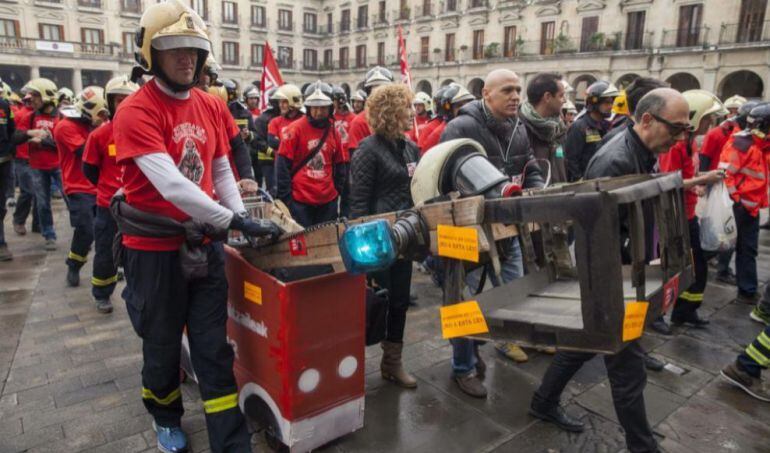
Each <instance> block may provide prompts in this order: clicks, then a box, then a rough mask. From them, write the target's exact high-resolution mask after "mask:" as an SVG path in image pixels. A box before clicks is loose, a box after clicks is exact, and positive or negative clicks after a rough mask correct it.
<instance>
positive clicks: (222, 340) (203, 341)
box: [123, 242, 251, 453]
mask: <svg viewBox="0 0 770 453" xmlns="http://www.w3.org/2000/svg"><path fill="white" fill-rule="evenodd" d="M205 247H206V252H207V255H208V276H206V277H205V278H200V279H195V280H190V281H188V280H186V279H185V278H184V277H183V276H182V269H181V265H180V260H179V252H176V251H173V252H152V251H142V250H134V249H128V248H127V249H125V253H124V257H123V265H124V266H123V267H124V270H125V275H126V288H125V289H124V290H123V298H124V299H125V300H126V307H127V311H128V315H129V317H130V318H131V324H132V325H133V327H134V330H136V333H137V334H138V335H139V336H140V337H141V338H142V340H143V341H142V350H143V353H144V366H143V367H142V386H143V388H142V399H143V401H144V405H145V407H147V410H148V411H149V412H150V414H152V416H153V417H154V418H155V422H156V423H157V424H158V425H160V426H179V424H180V420H181V418H182V413H183V412H184V408H183V406H182V393H181V391H180V388H179V360H180V354H181V345H182V331H183V329H184V328H185V326H187V336H188V339H189V342H190V356H191V359H192V364H193V368H194V369H195V374H196V376H197V377H198V381H199V386H200V393H201V397H202V399H203V406H204V411H205V413H206V426H207V428H208V432H209V443H210V445H211V450H212V451H213V452H217V453H218V452H251V446H250V443H249V434H248V431H247V428H246V422H245V420H244V417H243V414H241V411H240V409H239V407H238V393H237V388H236V384H235V377H234V375H233V349H232V348H231V347H230V345H229V344H228V343H227V341H226V331H225V328H226V322H227V280H226V278H225V268H224V249H223V247H222V243H221V242H215V243H212V244H209V245H206V246H205Z"/></svg>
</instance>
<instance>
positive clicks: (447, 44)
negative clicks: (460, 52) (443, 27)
mask: <svg viewBox="0 0 770 453" xmlns="http://www.w3.org/2000/svg"><path fill="white" fill-rule="evenodd" d="M444 61H448V62H449V61H455V34H454V33H447V34H446V35H445V36H444Z"/></svg>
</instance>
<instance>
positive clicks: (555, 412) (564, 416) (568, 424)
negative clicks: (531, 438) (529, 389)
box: [529, 405, 585, 433]
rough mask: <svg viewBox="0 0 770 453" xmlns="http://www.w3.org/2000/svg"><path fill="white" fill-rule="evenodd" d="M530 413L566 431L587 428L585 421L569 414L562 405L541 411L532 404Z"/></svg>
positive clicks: (575, 431) (574, 431) (579, 430)
mask: <svg viewBox="0 0 770 453" xmlns="http://www.w3.org/2000/svg"><path fill="white" fill-rule="evenodd" d="M529 414H530V415H532V416H533V417H535V418H539V419H540V420H543V421H546V422H550V423H553V424H554V425H556V426H558V427H559V428H561V429H563V430H565V431H570V432H573V433H582V432H583V430H584V429H585V425H584V424H583V422H581V421H580V420H578V419H576V418H575V417H572V416H571V415H569V414H568V413H567V411H565V410H564V408H563V407H561V406H556V407H554V408H552V409H549V410H547V411H539V410H537V409H535V408H534V407H533V406H531V405H530V406H529Z"/></svg>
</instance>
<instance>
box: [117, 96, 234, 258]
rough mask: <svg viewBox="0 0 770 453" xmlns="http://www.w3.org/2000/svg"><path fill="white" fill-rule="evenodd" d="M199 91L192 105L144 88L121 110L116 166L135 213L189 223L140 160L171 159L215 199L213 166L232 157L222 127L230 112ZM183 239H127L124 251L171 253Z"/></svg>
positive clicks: (124, 238)
mask: <svg viewBox="0 0 770 453" xmlns="http://www.w3.org/2000/svg"><path fill="white" fill-rule="evenodd" d="M226 108H227V107H226V106H225V104H224V103H223V102H219V101H217V100H216V99H214V98H213V97H211V96H209V95H208V94H206V93H204V92H202V91H200V90H190V97H189V98H188V99H184V100H182V99H176V98H173V97H171V96H169V95H167V94H165V93H164V92H163V91H161V90H160V88H159V87H158V85H157V82H155V81H151V82H148V83H145V84H144V85H143V86H142V88H140V89H139V91H137V92H136V93H134V94H133V95H131V96H129V97H128V98H127V99H126V100H125V101H123V102H122V103H121V104H120V107H119V108H118V114H117V115H116V116H115V121H114V122H115V124H114V126H113V134H114V136H115V146H116V150H117V156H116V157H117V162H118V164H119V165H123V166H124V167H123V190H124V192H125V194H126V201H127V202H128V203H129V204H130V205H131V206H133V207H135V208H137V209H141V210H142V211H146V212H150V213H153V214H161V215H165V216H169V217H172V218H173V219H175V220H178V221H180V222H183V221H186V220H188V219H189V218H190V217H189V216H188V215H187V214H185V213H184V212H182V211H181V210H179V208H177V207H176V206H174V205H173V204H171V203H170V202H168V201H166V199H164V198H163V196H162V195H161V194H160V193H158V191H157V190H156V189H155V186H153V185H152V183H151V182H150V180H149V179H147V177H146V176H145V175H144V173H142V171H141V170H140V169H139V167H138V166H137V165H136V163H135V162H134V158H135V157H140V156H144V155H148V154H155V153H159V152H160V153H166V154H168V155H169V156H171V159H172V160H173V161H174V163H176V165H177V168H178V169H179V171H180V172H181V173H182V175H184V176H185V177H186V178H187V179H189V180H190V181H192V182H193V183H194V184H196V185H197V186H199V187H200V188H201V190H202V191H203V192H204V193H205V194H206V195H208V196H209V197H211V196H212V194H213V182H212V178H211V176H212V174H211V173H212V172H211V166H212V161H213V160H214V159H216V158H219V157H224V156H226V155H227V150H228V147H229V144H228V142H227V138H226V128H225V127H223V125H222V123H221V118H223V117H224V112H223V110H226ZM183 240H184V238H183V237H182V236H179V237H174V238H148V237H140V236H131V235H125V234H124V235H123V245H125V246H126V247H128V248H132V249H138V250H153V251H171V250H177V249H178V248H179V246H180V245H181V244H182V242H183Z"/></svg>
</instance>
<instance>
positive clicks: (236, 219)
mask: <svg viewBox="0 0 770 453" xmlns="http://www.w3.org/2000/svg"><path fill="white" fill-rule="evenodd" d="M230 229H231V230H238V231H240V232H241V233H243V234H244V235H246V236H252V237H264V236H269V237H270V239H273V240H275V239H278V237H279V236H280V235H281V234H282V233H283V229H281V227H279V226H278V225H276V224H275V223H274V222H273V221H272V220H269V219H252V218H251V217H249V216H248V214H246V213H245V212H242V213H236V214H235V215H233V220H231V221H230Z"/></svg>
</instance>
